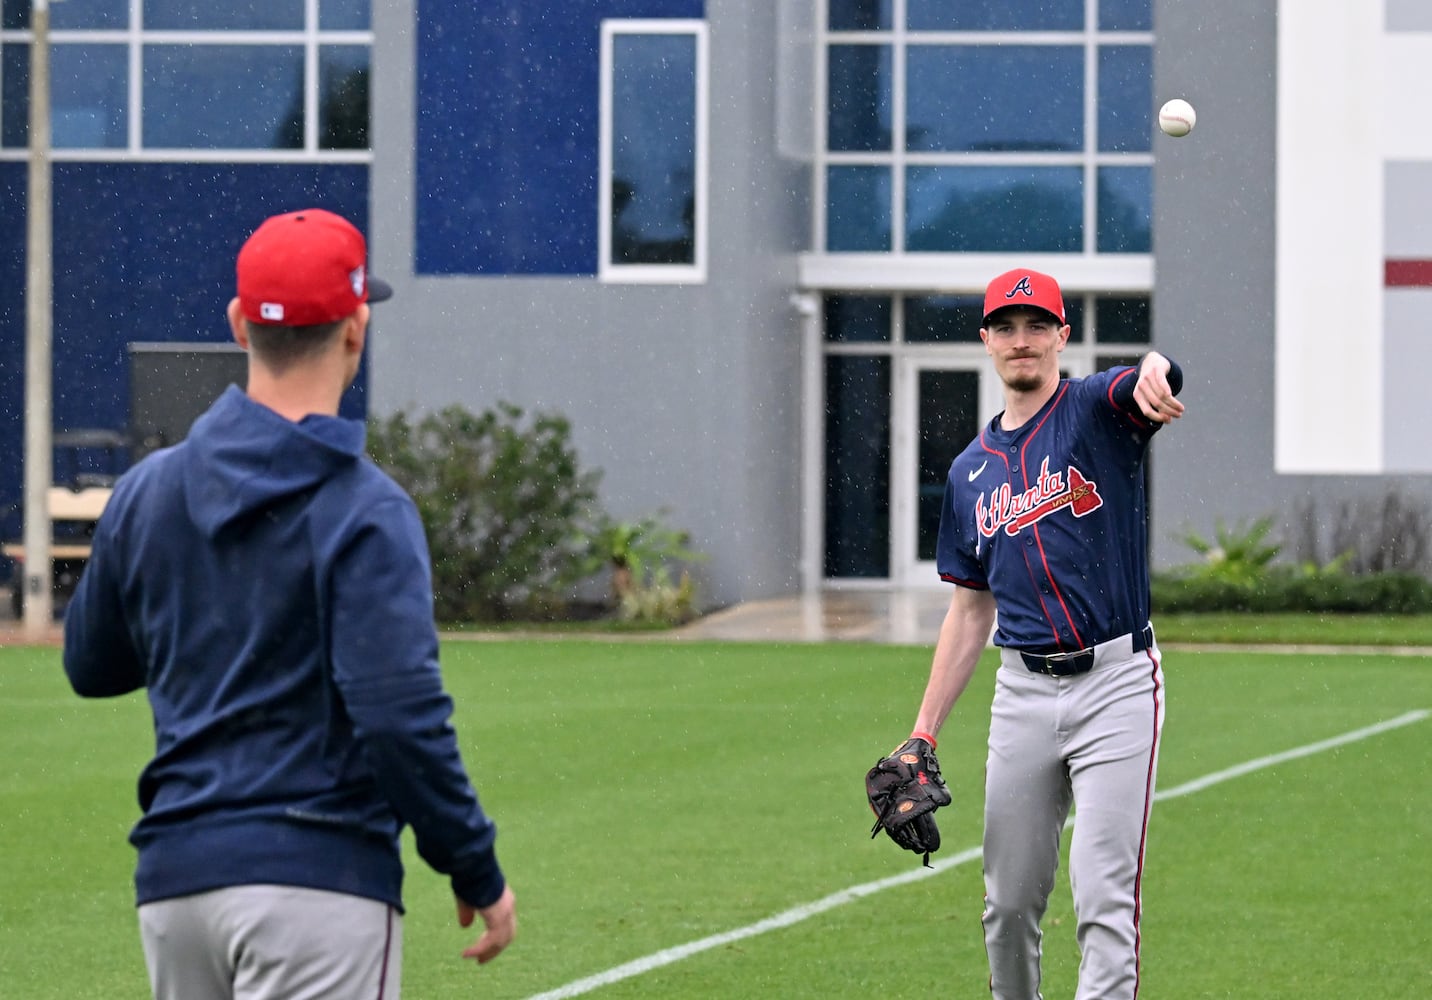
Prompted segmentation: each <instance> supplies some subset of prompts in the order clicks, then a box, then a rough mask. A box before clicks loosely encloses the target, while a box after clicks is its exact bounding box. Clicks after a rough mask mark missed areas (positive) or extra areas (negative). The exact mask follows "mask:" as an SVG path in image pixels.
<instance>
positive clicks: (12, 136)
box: [0, 45, 30, 148]
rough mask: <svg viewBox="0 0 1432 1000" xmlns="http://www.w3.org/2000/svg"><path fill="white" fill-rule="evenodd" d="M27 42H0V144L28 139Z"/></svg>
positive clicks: (19, 143) (17, 143) (25, 142)
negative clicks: (17, 43) (21, 43)
mask: <svg viewBox="0 0 1432 1000" xmlns="http://www.w3.org/2000/svg"><path fill="white" fill-rule="evenodd" d="M29 95H30V46H28V45H0V146H4V147H7V148H14V147H18V146H25V145H28V144H29V142H30V119H29V115H30V96H29Z"/></svg>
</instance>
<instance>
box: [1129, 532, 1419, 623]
mask: <svg viewBox="0 0 1432 1000" xmlns="http://www.w3.org/2000/svg"><path fill="white" fill-rule="evenodd" d="M1272 526H1273V521H1272V519H1271V518H1260V519H1258V520H1256V521H1254V522H1253V523H1252V524H1250V525H1243V524H1240V525H1238V526H1237V527H1236V528H1229V527H1227V526H1226V525H1225V524H1224V523H1223V522H1222V521H1219V522H1217V527H1216V530H1215V533H1214V538H1213V540H1211V541H1209V540H1205V539H1203V538H1201V537H1199V536H1198V535H1195V534H1192V533H1189V534H1186V535H1184V536H1183V542H1184V544H1185V545H1187V546H1188V547H1189V548H1191V549H1193V551H1194V552H1195V553H1197V554H1198V555H1199V556H1201V557H1202V558H1201V559H1200V560H1199V561H1198V562H1195V563H1190V564H1187V565H1184V566H1179V567H1177V568H1175V569H1173V570H1170V571H1168V572H1165V573H1157V574H1154V576H1153V578H1152V580H1151V581H1150V598H1151V602H1152V605H1153V609H1154V610H1155V611H1158V612H1164V613H1178V612H1200V611H1204V612H1207V611H1249V612H1280V611H1313V612H1316V611H1326V612H1341V613H1351V614H1372V613H1379V614H1421V613H1424V612H1429V611H1432V582H1429V581H1428V580H1426V579H1425V578H1424V577H1422V576H1419V575H1418V574H1416V573H1411V572H1404V571H1389V572H1371V573H1351V572H1348V571H1347V566H1348V565H1349V560H1350V556H1349V555H1348V554H1347V553H1343V554H1342V555H1339V556H1337V557H1336V558H1334V559H1333V560H1331V561H1330V562H1328V563H1326V564H1323V565H1318V564H1317V563H1316V562H1314V561H1304V562H1302V563H1301V564H1297V565H1290V564H1288V563H1279V562H1277V561H1276V559H1277V557H1278V555H1279V554H1280V552H1281V551H1282V546H1281V545H1279V544H1277V543H1274V542H1271V541H1270V540H1269V538H1268V536H1269V533H1270V531H1271V529H1272Z"/></svg>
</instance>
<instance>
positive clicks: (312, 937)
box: [139, 885, 403, 1000]
mask: <svg viewBox="0 0 1432 1000" xmlns="http://www.w3.org/2000/svg"><path fill="white" fill-rule="evenodd" d="M139 930H140V936H141V937H142V938H143V940H144V961H145V964H146V965H147V966H148V967H149V982H150V984H151V986H152V987H153V989H154V998H155V1000H279V998H282V1000H318V998H320V997H323V998H327V1000H337V998H341V1000H398V988H399V981H400V977H401V974H402V964H403V962H402V958H403V918H402V915H401V914H400V913H398V912H397V911H396V910H394V909H393V908H392V907H391V906H389V905H387V904H386V903H380V902H378V901H377V900H373V899H364V898H362V897H359V896H349V895H346V894H344V893H338V892H325V891H323V890H320V889H303V888H297V887H294V886H284V885H242V886H234V887H233V888H229V889H216V890H214V891H213V892H203V893H198V894H196V895H193V896H180V897H177V898H175V899H164V900H160V901H159V902H156V903H145V904H144V905H143V906H141V907H140V908H139Z"/></svg>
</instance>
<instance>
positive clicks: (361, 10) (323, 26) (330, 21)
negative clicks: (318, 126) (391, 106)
mask: <svg viewBox="0 0 1432 1000" xmlns="http://www.w3.org/2000/svg"><path fill="white" fill-rule="evenodd" d="M65 2H66V3H69V0H65ZM370 22H371V18H370V6H369V0H318V27H319V30H320V31H367V30H368V28H369V27H370V26H371V23H370Z"/></svg>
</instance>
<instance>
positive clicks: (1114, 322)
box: [1094, 296, 1153, 344]
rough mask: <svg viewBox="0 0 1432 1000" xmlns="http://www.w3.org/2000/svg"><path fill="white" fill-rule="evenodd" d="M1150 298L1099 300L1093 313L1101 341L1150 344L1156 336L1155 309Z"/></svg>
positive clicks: (1111, 297) (1104, 298) (1107, 342)
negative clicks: (1154, 325) (1153, 315)
mask: <svg viewBox="0 0 1432 1000" xmlns="http://www.w3.org/2000/svg"><path fill="white" fill-rule="evenodd" d="M1150 305H1151V303H1150V301H1149V299H1148V298H1146V297H1143V298H1128V299H1126V298H1117V297H1114V296H1108V297H1103V296H1101V297H1100V298H1098V299H1096V300H1095V302H1094V315H1095V316H1096V317H1097V320H1098V324H1099V342H1100V343H1102V344H1147V343H1149V341H1150V340H1151V339H1152V335H1153V319H1152V313H1153V310H1152V309H1151V308H1150Z"/></svg>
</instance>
